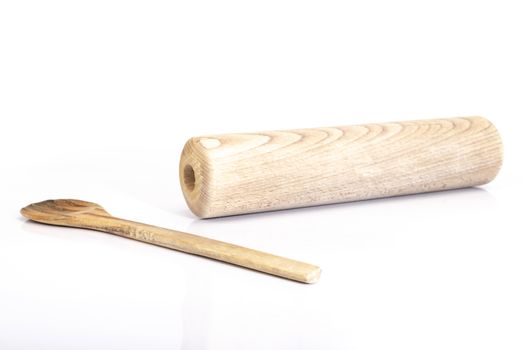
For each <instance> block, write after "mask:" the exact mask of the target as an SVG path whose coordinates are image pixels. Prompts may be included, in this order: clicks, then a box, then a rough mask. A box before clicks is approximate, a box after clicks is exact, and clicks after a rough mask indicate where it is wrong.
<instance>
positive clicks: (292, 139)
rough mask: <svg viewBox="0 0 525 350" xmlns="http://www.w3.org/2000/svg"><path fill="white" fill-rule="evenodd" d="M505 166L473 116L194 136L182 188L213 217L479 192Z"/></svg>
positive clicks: (493, 135) (483, 124) (496, 143)
mask: <svg viewBox="0 0 525 350" xmlns="http://www.w3.org/2000/svg"><path fill="white" fill-rule="evenodd" d="M501 163H502V143H501V139H500V136H499V134H498V132H497V130H496V128H495V127H494V125H492V124H491V123H490V122H489V121H488V120H487V119H485V118H482V117H464V118H448V119H432V120H419V121H407V122H393V123H384V124H367V125H355V126H343V127H332V128H316V129H299V130H288V131H269V132H259V133H245V134H226V135H211V136H202V137H194V138H191V139H190V140H188V142H187V143H186V145H185V147H184V150H183V152H182V155H181V159H180V182H181V186H182V191H183V193H184V197H185V199H186V202H187V204H188V206H189V208H190V209H191V210H192V212H193V213H194V214H195V215H197V216H199V217H202V218H210V217H217V216H225V215H235V214H245V213H253V212H260V211H268V210H278V209H287V208H295V207H304V206H312V205H320V204H330V203H339V202H346V201H357V200H364V199H371V198H379V197H389V196H399V195H406V194H413V193H421V192H431V191H439V190H447V189H454V188H461V187H469V186H478V185H482V184H485V183H487V182H489V181H491V180H492V179H494V177H495V176H496V175H497V173H498V171H499V168H500V166H501Z"/></svg>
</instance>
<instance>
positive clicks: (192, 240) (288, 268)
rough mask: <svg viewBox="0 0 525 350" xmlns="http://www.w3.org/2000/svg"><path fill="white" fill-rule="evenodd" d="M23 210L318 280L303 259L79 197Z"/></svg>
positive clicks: (71, 224)
mask: <svg viewBox="0 0 525 350" xmlns="http://www.w3.org/2000/svg"><path fill="white" fill-rule="evenodd" d="M21 213H22V215H23V216H24V217H26V218H28V219H31V220H34V221H38V222H42V223H46V224H51V225H59V226H69V227H79V228H86V229H91V230H97V231H103V232H108V233H112V234H115V235H118V236H121V237H126V238H131V239H134V240H137V241H141V242H145V243H150V244H154V245H158V246H162V247H166V248H170V249H175V250H179V251H183V252H186V253H190V254H195V255H200V256H205V257H207V258H211V259H215V260H220V261H224V262H228V263H231V264H234V265H239V266H243V267H246V268H249V269H253V270H257V271H261V272H265V273H268V274H272V275H276V276H280V277H284V278H288V279H291V280H295V281H299V282H303V283H315V282H317V280H318V279H319V276H320V273H321V269H320V268H319V267H318V266H314V265H310V264H307V263H303V262H300V261H296V260H291V259H287V258H283V257H280V256H276V255H272V254H268V253H264V252H260V251H257V250H253V249H249V248H244V247H241V246H238V245H234V244H229V243H225V242H221V241H217V240H214V239H209V238H205V237H201V236H197V235H193V234H190V233H185V232H180V231H175V230H169V229H165V228H161V227H157V226H152V225H146V224H142V223H139V222H134V221H129V220H124V219H119V218H116V217H114V216H111V215H110V214H109V213H108V212H106V211H105V210H104V209H103V208H102V207H101V206H100V205H98V204H95V203H90V202H85V201H80V200H76V199H56V200H47V201H43V202H39V203H34V204H30V205H28V206H27V207H25V208H23V209H22V210H21Z"/></svg>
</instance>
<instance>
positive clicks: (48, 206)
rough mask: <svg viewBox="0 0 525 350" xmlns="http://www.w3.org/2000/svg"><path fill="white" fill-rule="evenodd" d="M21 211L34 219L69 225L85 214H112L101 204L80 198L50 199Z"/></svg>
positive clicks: (25, 215) (47, 222)
mask: <svg viewBox="0 0 525 350" xmlns="http://www.w3.org/2000/svg"><path fill="white" fill-rule="evenodd" d="M20 213H21V214H22V215H23V216H24V217H26V218H28V219H31V220H33V221H38V222H43V223H46V224H55V225H67V224H68V223H70V222H74V221H75V219H78V218H81V217H83V216H85V215H96V216H108V217H109V216H110V214H109V213H108V212H107V211H106V210H104V208H102V207H101V206H100V205H98V204H96V203H92V202H86V201H81V200H78V199H50V200H46V201H43V202H38V203H33V204H30V205H28V206H26V207H24V208H22V209H21V210H20Z"/></svg>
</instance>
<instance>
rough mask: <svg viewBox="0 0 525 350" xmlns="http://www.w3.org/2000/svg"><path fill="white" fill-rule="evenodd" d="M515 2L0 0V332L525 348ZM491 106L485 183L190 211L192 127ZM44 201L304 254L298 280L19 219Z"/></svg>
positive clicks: (199, 342) (18, 337) (101, 344)
mask: <svg viewBox="0 0 525 350" xmlns="http://www.w3.org/2000/svg"><path fill="white" fill-rule="evenodd" d="M522 6H523V4H522V2H520V1H501V0H499V1H464V0H454V1H434V2H429V1H362V2H358V1H342V2H331V1H319V2H308V1H297V2H292V1H265V2H253V1H238V2H232V1H210V2H201V1H184V2H182V1H181V2H176V1H111V0H104V1H23V0H13V1H9V0H7V1H2V2H0V118H1V128H0V133H1V134H0V149H1V162H0V173H1V175H0V176H1V181H0V348H1V349H2V350H8V349H9V350H10V349H54V350H58V349H404V350H406V349H524V348H525V301H524V299H525V278H524V277H525V276H524V275H525V273H524V272H525V236H524V234H525V230H524V224H523V212H524V210H523V196H524V195H525V192H524V189H523V171H524V169H525V168H524V166H523V151H524V150H525V141H524V136H523V135H524V134H523V128H524V127H525V123H524V121H523V118H524V116H525V103H524V98H525V51H524V50H525V49H524V45H525V21H524V18H525V10H524V9H523V7H522ZM468 115H483V116H485V117H487V118H489V119H490V120H492V121H493V122H494V124H495V125H496V126H497V127H498V129H499V130H500V132H501V134H502V137H503V141H504V145H505V161H504V166H503V168H502V171H501V172H500V174H499V176H498V177H497V178H496V180H495V181H493V182H492V183H490V184H489V185H487V186H484V187H483V188H480V189H465V190H457V191H449V192H442V193H435V194H427V195H414V196H408V197H402V198H394V199H384V200H374V201H368V202H360V203H351V204H339V205H330V206H323V207H315V208H309V209H296V210H288V211H281V212H273V213H266V214H254V215H245V216H239V217H230V218H222V219H212V220H199V219H197V218H195V217H194V216H193V215H192V214H191V213H190V212H189V210H188V209H187V207H186V205H185V203H184V199H183V197H182V194H181V191H180V188H179V183H178V159H179V154H180V151H181V149H182V146H183V144H184V142H185V141H186V139H188V138H189V137H191V136H198V135H203V134H216V133H228V132H243V131H260V130H272V129H287V128H304V127H316V126H336V125H348V124H360V123H367V122H383V121H393V120H410V119H422V118H432V117H448V116H468ZM49 198H78V199H84V200H88V201H94V202H96V203H99V204H101V205H102V206H104V207H105V208H106V209H107V210H108V211H109V212H110V213H112V214H114V215H116V216H120V217H125V218H129V219H134V220H136V221H143V222H147V223H151V224H156V225H160V226H165V227H169V228H175V229H179V230H185V231H190V232H193V233H197V234H202V235H205V236H208V237H213V238H217V239H221V240H225V241H229V242H233V243H237V244H241V245H245V246H248V247H252V248H256V249H261V250H265V251H268V252H272V253H275V254H280V255H284V256H287V257H291V258H296V259H299V260H304V261H307V262H311V263H314V264H318V265H320V266H321V267H322V268H323V274H322V277H321V280H320V282H319V283H317V284H315V285H303V284H300V283H294V282H290V281H287V280H284V279H279V278H275V277H271V276H267V275H264V274H261V273H255V272H251V271H249V270H245V269H240V268H236V267H233V266H230V265H227V264H222V263H216V262H213V261H211V260H207V259H203V258H199V257H195V256H190V255H186V254H183V253H178V252H175V251H170V250H167V249H163V248H158V247H154V246H149V245H146V244H141V243H138V242H134V241H130V240H125V239H122V238H119V237H115V236H111V235H108V234H104V233H97V232H91V231H85V230H76V229H68V228H58V227H51V226H45V225H41V224H36V223H31V222H26V220H24V219H23V218H21V216H20V215H19V212H18V211H19V209H20V208H21V207H23V206H25V205H27V204H29V203H31V202H36V201H41V200H44V199H49Z"/></svg>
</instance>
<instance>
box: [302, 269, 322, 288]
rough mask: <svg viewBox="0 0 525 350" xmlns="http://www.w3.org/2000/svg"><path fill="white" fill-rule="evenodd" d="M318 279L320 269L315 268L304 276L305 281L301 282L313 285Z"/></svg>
mask: <svg viewBox="0 0 525 350" xmlns="http://www.w3.org/2000/svg"><path fill="white" fill-rule="evenodd" d="M319 278H321V268H320V267H317V266H316V267H315V268H314V269H312V271H310V272H309V273H308V274H307V275H306V276H305V279H304V281H302V282H304V283H308V284H313V283H317V281H319Z"/></svg>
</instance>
